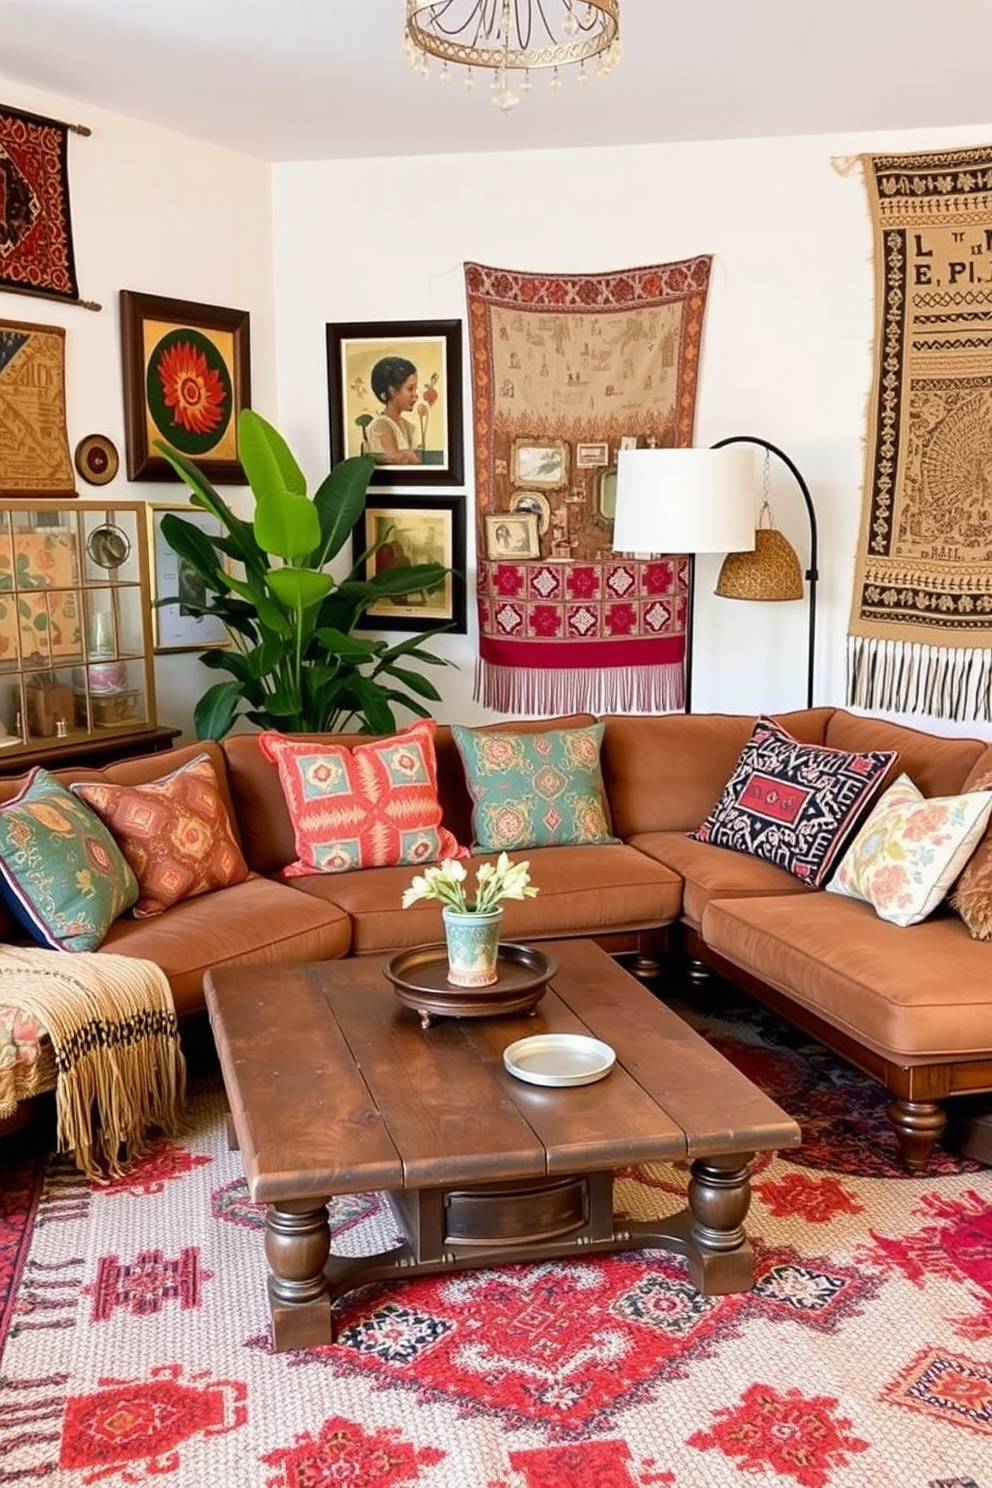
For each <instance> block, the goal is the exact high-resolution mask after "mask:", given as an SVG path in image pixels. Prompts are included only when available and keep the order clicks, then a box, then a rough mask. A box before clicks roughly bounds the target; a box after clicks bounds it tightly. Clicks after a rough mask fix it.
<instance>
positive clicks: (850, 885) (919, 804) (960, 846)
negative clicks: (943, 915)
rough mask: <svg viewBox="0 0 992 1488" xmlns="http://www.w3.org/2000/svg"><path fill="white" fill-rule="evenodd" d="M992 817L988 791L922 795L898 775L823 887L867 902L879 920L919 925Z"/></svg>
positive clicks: (896, 923) (932, 908)
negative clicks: (957, 794) (951, 794)
mask: <svg viewBox="0 0 992 1488" xmlns="http://www.w3.org/2000/svg"><path fill="white" fill-rule="evenodd" d="M990 813H992V791H969V792H967V793H966V794H964V795H960V796H931V797H927V796H924V795H922V794H921V793H920V791H919V790H918V789H917V788H916V786H915V785H914V784H913V782H912V781H911V780H910V778H909V776H908V775H900V776H899V778H898V780H896V781H895V782H894V784H892V785H890V786H889V788H888V790H887V791H886V792H885V794H884V795H883V796H882V798H881V800H880V801H879V802H878V805H877V806H876V807H875V809H874V810H873V811H872V813H871V815H870V816H869V818H868V820H867V821H866V822H865V824H864V826H863V827H862V828H861V830H860V832H859V833H858V835H857V836H856V837H855V839H854V841H853V842H852V843H851V845H850V847H849V848H848V850H847V852H846V853H845V854H844V856H843V858H842V859H841V862H840V867H839V868H838V869H837V872H836V874H835V875H834V877H833V878H832V879H831V880H830V882H829V883H828V884H827V888H828V889H829V891H830V892H831V893H832V894H847V895H848V896H849V897H850V898H852V899H866V900H867V901H868V903H869V904H870V905H871V906H872V908H873V909H874V911H875V913H876V914H877V915H878V917H879V919H880V920H888V921H889V923H890V924H892V925H902V926H906V925H917V924H919V922H920V920H925V919H926V917H927V915H928V914H930V913H932V911H933V910H935V909H936V908H937V905H938V904H939V903H940V902H941V900H942V899H943V898H944V896H945V895H946V894H947V891H948V889H949V888H950V887H951V885H952V884H953V882H954V880H955V879H956V878H957V876H958V874H959V873H960V872H961V870H962V868H963V867H964V865H965V864H966V863H967V861H968V859H969V858H970V857H971V854H972V853H973V852H974V850H975V845H976V844H977V842H978V840H979V838H980V837H981V835H982V833H983V832H984V831H985V828H986V825H987V824H988V820H989V815H990Z"/></svg>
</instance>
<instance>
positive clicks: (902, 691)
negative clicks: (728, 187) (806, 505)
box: [848, 146, 992, 720]
mask: <svg viewBox="0 0 992 1488" xmlns="http://www.w3.org/2000/svg"><path fill="white" fill-rule="evenodd" d="M862 165H863V167H864V171H865V178H866V182H867V187H868V193H869V199H870V205H871V213H872V220H873V227H874V255H875V282H876V308H875V353H874V355H875V374H874V386H873V389H872V393H871V400H870V404H869V423H868V435H867V441H866V467H865V489H864V497H863V510H862V518H861V534H860V539H859V544H858V553H857V567H856V573H855V584H854V599H853V605H852V611H851V624H850V636H849V641H848V701H849V702H852V703H856V704H859V705H860V706H862V707H865V708H881V709H887V710H892V711H895V712H908V713H928V714H931V715H933V716H934V717H938V718H956V719H985V720H988V719H990V718H992V709H990V689H992V148H990V147H988V146H982V147H978V148H972V149H964V150H946V151H941V152H939V153H936V154H926V155H916V154H911V155H867V156H863V157H862Z"/></svg>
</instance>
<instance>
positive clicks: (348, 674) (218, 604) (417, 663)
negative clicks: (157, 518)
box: [156, 408, 450, 739]
mask: <svg viewBox="0 0 992 1488" xmlns="http://www.w3.org/2000/svg"><path fill="white" fill-rule="evenodd" d="M156 448H157V449H158V450H159V452H160V453H161V454H162V455H163V456H164V457H165V459H166V460H168V462H169V464H170V465H172V467H173V468H174V469H175V471H176V472H177V474H178V475H179V476H180V477H181V478H182V479H183V480H184V481H185V482H186V484H187V486H189V488H190V491H191V493H192V496H191V504H192V505H193V506H195V507H199V508H201V509H202V510H203V511H208V512H211V513H212V514H213V515H214V516H215V517H216V518H217V519H218V521H219V522H220V525H221V529H222V530H221V533H220V534H219V535H216V536H215V535H212V534H210V533H206V532H203V531H201V529H200V528H199V527H196V526H194V525H193V524H192V523H191V522H187V521H186V520H185V519H184V518H183V517H181V516H178V515H175V514H173V513H169V514H167V515H166V516H165V517H163V519H162V535H163V536H164V538H165V540H166V542H167V543H168V544H169V546H170V547H171V548H173V549H174V551H175V552H176V554H177V555H178V557H179V559H180V561H181V562H182V563H184V564H187V565H188V566H189V568H191V569H192V570H193V572H194V573H196V574H197V575H198V576H199V577H200V579H202V581H203V583H204V585H205V587H206V598H205V600H204V601H203V602H202V603H196V602H191V601H190V600H189V599H188V598H184V599H183V601H182V602H183V605H184V606H185V607H186V609H188V610H190V611H192V612H193V613H194V614H202V615H212V616H214V617H215V618H216V619H219V620H220V621H221V622H222V623H223V624H224V626H225V627H226V629H227V632H228V634H229V636H230V638H231V642H232V645H231V646H230V647H229V648H223V649H219V650H218V649H214V650H210V651H205V652H203V653H202V654H201V655H200V660H201V662H202V663H203V664H204V666H207V667H210V668H212V669H213V670H214V671H221V672H229V673H230V680H228V681H223V682H217V683H215V684H214V685H213V686H212V687H209V688H208V689H207V691H206V692H205V693H204V694H203V696H202V697H201V698H200V700H199V701H198V703H197V704H196V708H195V711H194V715H193V716H194V726H195V728H196V735H197V738H199V739H220V738H222V737H223V736H224V735H225V734H226V733H228V732H229V731H230V729H231V728H232V727H233V725H234V724H235V723H236V722H237V721H238V720H239V719H246V720H247V721H248V722H250V723H254V724H257V725H259V726H260V727H262V728H272V729H279V730H280V731H281V732H283V733H291V734H292V733H324V732H337V731H340V730H344V729H353V730H357V731H359V732H362V733H374V734H380V733H389V732H391V731H392V730H394V729H395V728H396V726H397V723H396V717H395V714H394V707H395V706H397V705H401V706H402V707H404V708H406V709H408V710H409V712H411V713H414V714H416V715H417V716H419V717H428V716H429V714H430V709H429V708H427V707H425V706H424V702H423V701H422V700H425V699H426V700H427V701H430V702H437V701H438V700H439V698H440V693H439V692H438V691H437V688H436V687H435V686H434V684H433V683H432V682H431V681H429V680H428V678H426V677H425V676H423V674H422V672H421V671H420V667H421V666H422V665H430V666H448V665H450V663H449V662H447V661H445V659H444V658H443V657H439V656H436V655H434V654H433V653H432V652H431V651H429V650H428V649H427V648H426V647H425V645H424V641H425V640H429V639H430V638H431V637H432V636H434V635H437V634H439V633H440V632H441V631H443V630H444V629H445V627H444V626H438V627H437V629H436V630H432V631H427V632H424V633H421V634H419V635H416V636H411V637H410V638H409V639H407V640H404V641H401V642H399V643H398V644H396V645H390V644H388V642H386V641H385V640H382V639H378V640H377V639H372V638H366V637H363V636H356V635H355V634H354V628H355V625H356V623H357V622H358V620H360V619H361V618H362V616H363V615H364V614H365V612H366V611H367V610H368V609H369V607H370V606H371V605H373V604H374V603H375V602H376V600H381V599H385V598H388V597H390V596H393V595H397V594H410V593H414V592H417V591H421V590H425V591H426V590H430V589H434V588H436V587H437V586H438V585H439V584H441V583H443V581H444V579H445V577H446V575H447V573H448V570H447V569H446V568H444V567H443V565H441V564H439V563H421V564H414V565H411V566H409V567H405V568H394V569H388V568H387V569H384V570H383V571H382V572H380V573H375V574H372V575H371V576H368V577H367V576H366V560H367V559H368V558H369V557H370V556H371V555H372V554H374V553H375V551H376V549H377V548H378V547H380V546H381V542H380V543H376V544H374V545H373V546H372V547H370V548H369V549H368V550H367V552H365V553H363V554H362V555H361V557H360V558H359V560H358V562H357V563H356V564H355V566H354V568H352V570H351V572H350V573H349V574H348V575H347V577H346V578H344V579H343V580H341V581H340V582H336V581H335V580H334V578H333V577H332V576H331V574H330V573H328V572H327V564H329V563H330V562H331V561H332V560H333V559H334V558H336V557H337V555H338V554H339V553H340V551H341V549H342V548H343V546H344V544H345V542H347V541H348V539H349V538H350V537H351V532H352V529H353V527H354V526H355V523H356V522H357V521H358V520H359V518H360V517H361V515H362V513H363V511H364V509H365V500H366V493H367V490H368V483H369V477H370V475H371V473H372V470H373V469H374V462H373V461H372V459H371V458H370V457H368V456H364V455H363V456H353V457H350V458H348V459H346V460H341V461H340V462H339V463H338V464H337V465H335V466H334V468H333V469H332V470H331V472H330V474H329V475H327V476H326V478H325V479H324V480H323V481H322V482H321V484H320V486H319V487H318V489H317V490H316V491H315V492H314V494H313V497H312V498H311V497H309V496H308V495H307V483H306V477H305V476H304V474H303V471H302V470H301V469H300V467H299V465H298V463H297V461H296V459H295V457H294V456H293V454H292V453H291V451H290V449H289V446H288V445H287V443H286V441H285V440H284V439H283V437H282V435H281V434H279V433H278V431H277V430H276V429H274V428H273V426H272V425H271V424H270V423H268V422H267V421H266V420H265V419H264V418H262V416H261V415H260V414H258V413H256V412H255V411H254V410H253V409H247V408H246V409H243V410H242V412H241V414H240V415H239V418H238V449H239V454H240V458H241V463H242V465H243V467H244V470H245V475H246V477H247V479H248V484H249V486H250V487H251V491H252V495H253V497H254V500H255V510H254V518H253V519H252V520H245V519H244V518H242V517H239V516H237V515H236V514H235V513H234V512H233V511H232V510H231V508H230V507H229V506H228V505H227V503H226V502H225V501H224V499H223V497H222V496H221V495H220V494H219V492H218V491H217V490H215V488H214V487H213V486H212V485H211V483H210V481H209V480H208V479H207V478H206V476H205V475H204V474H203V472H202V471H201V470H200V469H199V468H198V466H197V465H195V464H194V463H193V461H191V460H188V459H187V458H186V457H185V456H184V455H182V454H180V453H179V452H178V451H177V450H174V449H172V448H171V447H170V446H169V445H167V444H165V443H163V442H162V441H161V440H159V441H156ZM387 537H388V535H387ZM385 540H387V539H386V538H384V539H383V541H385ZM176 599H177V596H175V595H173V596H170V597H163V598H161V599H160V600H159V601H158V603H159V604H174V603H175V602H176Z"/></svg>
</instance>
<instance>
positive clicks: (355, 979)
mask: <svg viewBox="0 0 992 1488" xmlns="http://www.w3.org/2000/svg"><path fill="white" fill-rule="evenodd" d="M553 950H554V956H555V959H556V960H557V962H558V966H559V969H558V972H557V973H556V975H555V976H554V977H553V979H552V981H551V983H550V985H549V989H548V991H547V992H546V994H545V996H544V997H543V998H542V1000H541V1001H540V1002H539V1003H538V1004H537V1007H536V1008H535V1009H534V1010H533V1012H532V1013H531V1014H530V1015H529V1016H525V1015H509V1016H503V1017H492V1018H458V1019H454V1018H451V1019H448V1018H444V1019H441V1020H439V1021H438V1022H436V1023H435V1024H434V1025H433V1026H432V1027H430V1028H427V1029H425V1028H422V1027H421V1025H420V1021H419V1019H418V1017H417V1014H416V1013H415V1012H414V1011H412V1010H411V1009H409V1008H406V1007H404V1006H402V1005H401V1003H400V1002H399V1000H398V999H397V997H396V996H395V993H394V990H393V988H392V986H391V985H390V984H389V982H387V981H386V979H385V977H384V976H383V975H382V970H381V963H380V961H379V960H378V958H375V957H352V958H349V959H347V960H341V961H325V962H321V963H318V964H314V965H305V966H234V967H227V968H223V969H219V970H216V971H212V972H209V973H208V974H207V977H206V979H205V984H204V985H205V992H206V1001H207V1007H208V1010H209V1013H210V1020H211V1024H212V1026H213V1032H214V1038H215V1040H216V1044H217V1049H218V1051H219V1054H220V1062H221V1068H222V1071H223V1075H224V1083H225V1086H226V1089H227V1095H228V1100H229V1103H230V1109H231V1119H232V1124H233V1128H234V1134H235V1135H236V1138H237V1143H238V1146H239V1147H240V1150H241V1158H242V1162H243V1164H244V1170H245V1174H246V1177H247V1179H248V1186H249V1190H250V1193H251V1197H252V1199H253V1200H254V1201H255V1202H256V1203H260V1204H265V1205H267V1206H268V1208H267V1214H266V1221H265V1255H266V1259H267V1261H268V1265H269V1272H270V1274H269V1283H268V1289H269V1307H270V1311H271V1316H272V1333H273V1342H274V1346H275V1348H276V1349H277V1350H283V1349H291V1348H304V1347H310V1346H313V1345H317V1344H324V1343H329V1342H330V1341H331V1339H332V1314H331V1306H332V1303H333V1301H334V1300H335V1298H337V1297H339V1296H341V1295H343V1294H344V1293H345V1292H347V1291H349V1290H351V1289H352V1288H353V1287H357V1286H364V1285H366V1284H367V1283H369V1282H381V1281H386V1280H394V1281H401V1280H405V1279H407V1278H408V1277H411V1276H416V1275H422V1274H424V1273H438V1272H447V1271H457V1270H461V1269H464V1268H467V1267H471V1266H487V1265H504V1264H506V1263H508V1262H514V1261H537V1260H545V1259H548V1258H551V1257H562V1256H569V1255H575V1256H583V1257H585V1256H588V1255H594V1254H602V1253H604V1252H609V1251H617V1250H644V1249H654V1248H657V1249H662V1250H667V1251H675V1252H677V1253H678V1254H680V1255H684V1256H685V1257H686V1259H687V1261H688V1268H689V1276H690V1278H691V1280H692V1282H693V1284H694V1285H695V1286H696V1287H697V1288H698V1289H699V1290H700V1291H701V1292H704V1293H709V1294H716V1293H724V1292H740V1291H747V1290H748V1288H749V1287H750V1286H751V1283H752V1279H753V1258H752V1252H751V1248H750V1246H749V1244H748V1241H747V1239H746V1237H745V1234H744V1219H745V1216H746V1215H747V1211H748V1206H749V1203H750V1197H751V1193H750V1185H749V1176H748V1175H749V1163H750V1160H751V1158H752V1157H753V1155H754V1154H755V1153H756V1152H758V1151H765V1150H770V1149H777V1148H784V1147H794V1146H796V1145H798V1143H799V1141H800V1132H799V1128H798V1126H797V1125H796V1123H795V1122H794V1121H793V1120H792V1119H791V1118H790V1117H789V1116H787V1115H786V1113H785V1112H784V1111H782V1110H781V1109H780V1108H779V1107H778V1106H776V1105H775V1104H774V1102H773V1101H771V1100H770V1099H769V1098H768V1097H767V1096H766V1095H764V1094H763V1093H762V1092H761V1091H760V1090H758V1089H757V1087H756V1086H754V1085H752V1084H751V1082H750V1081H749V1080H748V1079H746V1078H745V1076H744V1075H742V1074H740V1073H739V1072H738V1071H737V1070H736V1069H735V1068H734V1067H733V1065H731V1064H729V1063H728V1062H727V1060H725V1059H724V1058H723V1057H722V1056H721V1055H719V1054H718V1053H716V1051H715V1050H714V1049H712V1048H711V1047H710V1045H709V1044H707V1042H706V1041H705V1039H703V1038H701V1037H699V1035H698V1034H696V1033H694V1032H693V1030H692V1029H691V1028H689V1027H688V1026H687V1024H686V1023H684V1022H683V1020H682V1019H681V1018H679V1017H678V1016H677V1015H676V1014H675V1013H673V1012H671V1011H670V1010H669V1009H668V1008H666V1007H665V1006H664V1004H663V1003H661V1002H659V1001H658V1000H657V998H655V997H653V996H652V994H651V993H650V992H648V991H647V990H646V988H644V987H643V986H641V984H640V983H639V982H637V981H635V980H634V978H633V977H631V976H629V975H628V974H627V973H626V972H625V971H623V970H622V969H621V968H620V967H619V966H618V965H617V964H616V963H615V962H614V961H612V960H611V959H610V957H609V956H607V955H606V954H605V952H603V951H601V950H600V949H599V948H598V947H597V946H596V945H595V944H594V943H593V942H592V941H581V940H575V941H556V942H555V943H554V947H553ZM539 1033H580V1034H581V1033H586V1034H590V1035H592V1036H593V1037H594V1038H598V1039H601V1040H603V1041H605V1042H606V1043H608V1044H610V1045H611V1046H612V1048H613V1049H614V1050H615V1051H616V1056H617V1057H616V1063H615V1065H614V1066H613V1068H612V1070H611V1071H610V1073H609V1074H608V1075H607V1076H606V1077H605V1078H604V1079H602V1080H599V1081H598V1082H597V1083H595V1084H587V1085H575V1086H569V1087H565V1088H554V1087H545V1086H539V1085H532V1084H525V1083H524V1082H523V1081H521V1080H519V1079H517V1078H516V1077H515V1076H513V1075H511V1074H510V1073H509V1072H508V1071H507V1070H506V1069H505V1068H504V1065H503V1050H504V1049H505V1048H507V1046H508V1045H509V1044H511V1043H513V1042H514V1041H515V1040H517V1039H520V1038H524V1037H527V1036H529V1035H532V1034H539ZM678 1159H685V1160H687V1161H688V1163H689V1165H690V1166H689V1176H688V1182H687V1206H686V1208H685V1209H683V1210H681V1211H680V1212H679V1213H678V1214H675V1215H670V1216H668V1217H667V1218H665V1219H659V1220H654V1221H636V1222H635V1221H630V1220H625V1219H618V1218H615V1217H614V1212H613V1178H614V1174H615V1172H616V1171H617V1170H618V1169H621V1168H625V1167H630V1166H634V1165H637V1164H640V1163H646V1162H659V1161H673V1160H678ZM379 1190H382V1191H385V1192H386V1193H388V1195H389V1197H390V1198H391V1200H392V1201H393V1203H394V1206H395V1208H396V1210H397V1213H398V1217H399V1218H400V1220H401V1221H402V1224H403V1227H404V1231H405V1233H406V1235H407V1241H406V1243H405V1244H403V1245H401V1246H400V1247H398V1248H397V1249H395V1250H392V1251H389V1252H384V1253H381V1254H378V1255H369V1256H361V1257H343V1256H335V1255H333V1254H332V1253H331V1233H330V1225H329V1221H328V1211H327V1202H328V1200H329V1199H331V1198H332V1197H333V1196H334V1195H336V1194H351V1193H367V1192H372V1191H379Z"/></svg>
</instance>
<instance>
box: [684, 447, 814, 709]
mask: <svg viewBox="0 0 992 1488" xmlns="http://www.w3.org/2000/svg"><path fill="white" fill-rule="evenodd" d="M737 444H753V445H757V446H758V448H759V449H763V450H764V451H765V460H766V468H765V479H764V482H763V487H762V491H763V500H762V507H761V515H760V516H759V519H758V522H759V525H758V530H757V531H756V533H755V543H754V548H753V550H751V551H748V552H741V553H728V555H727V557H726V558H725V559H724V561H723V566H722V567H721V569H720V575H719V578H718V579H717V584H716V590H715V591H714V592H715V593H716V594H719V595H720V596H721V597H722V598H723V599H749V600H757V601H769V600H773V601H774V600H785V599H802V597H803V592H804V591H803V584H802V577H803V576H801V572H800V564H799V559H798V557H797V556H796V552H795V549H794V548H793V547H792V545H791V544H790V543H789V542H788V541H787V539H786V538H785V537H783V535H782V533H781V532H779V531H777V530H776V529H775V528H774V527H772V526H768V527H763V526H762V525H761V522H762V519H763V517H764V515H765V513H766V512H767V514H768V519H769V522H770V521H771V508H770V506H769V504H768V469H767V459H768V456H769V455H775V456H777V458H778V459H780V460H781V461H782V463H783V464H784V465H786V466H787V467H788V469H789V470H790V471H791V472H792V475H793V477H794V479H795V482H796V484H797V486H798V487H799V490H800V491H801V493H802V498H803V501H804V502H805V505H806V515H807V517H808V518H809V567H808V568H807V570H806V573H805V576H804V577H805V579H806V582H807V583H808V585H809V591H808V599H809V639H808V646H807V656H806V706H807V708H812V706H813V673H814V668H815V665H816V581H817V579H818V577H819V574H818V572H817V554H818V535H817V526H816V510H815V508H814V506H813V498H812V496H811V495H810V490H809V487H808V486H807V484H806V482H805V480H804V479H803V477H802V474H801V473H800V471H799V469H798V467H797V466H796V465H795V463H794V462H793V461H792V460H790V458H789V456H788V455H787V454H786V453H785V451H784V450H780V449H779V448H778V446H777V445H775V444H770V443H769V441H768V440H767V439H761V438H760V437H759V436H758V435H756V434H732V435H730V437H729V438H727V439H718V440H717V442H716V444H714V445H712V446H711V448H712V449H726V448H728V447H729V446H730V445H737Z"/></svg>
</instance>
